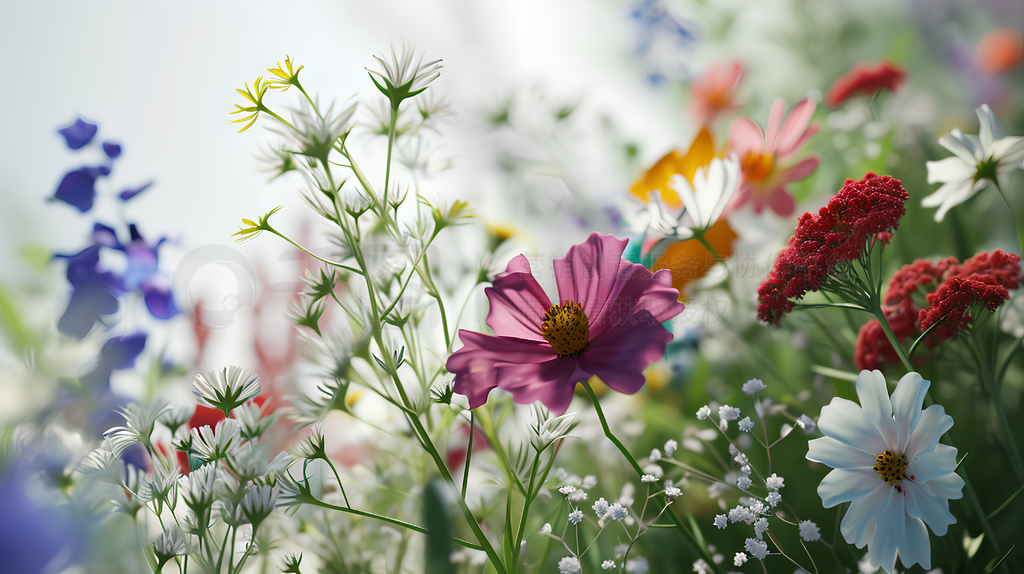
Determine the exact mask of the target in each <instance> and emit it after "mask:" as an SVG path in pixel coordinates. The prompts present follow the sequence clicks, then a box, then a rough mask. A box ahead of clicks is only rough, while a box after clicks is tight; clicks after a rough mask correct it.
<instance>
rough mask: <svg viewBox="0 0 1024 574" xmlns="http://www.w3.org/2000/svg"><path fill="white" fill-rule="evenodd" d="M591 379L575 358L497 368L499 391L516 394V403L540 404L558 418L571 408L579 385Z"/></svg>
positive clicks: (514, 399) (514, 398)
mask: <svg viewBox="0 0 1024 574" xmlns="http://www.w3.org/2000/svg"><path fill="white" fill-rule="evenodd" d="M590 376H591V373H588V372H586V371H584V370H583V369H581V368H580V365H579V363H578V362H577V360H576V359H575V358H562V357H558V358H555V359H552V360H550V361H546V362H543V363H527V364H520V365H515V364H504V365H499V366H498V368H497V381H498V388H501V389H505V390H506V391H509V392H510V393H512V400H513V401H515V402H517V403H519V404H530V403H532V402H534V401H540V402H541V403H543V404H544V406H545V407H547V408H548V410H549V411H551V412H552V413H553V414H555V415H561V414H562V413H564V412H565V410H566V409H568V408H569V403H571V402H572V395H573V392H574V391H575V390H576V383H578V382H580V381H585V380H587V379H589V378H590Z"/></svg>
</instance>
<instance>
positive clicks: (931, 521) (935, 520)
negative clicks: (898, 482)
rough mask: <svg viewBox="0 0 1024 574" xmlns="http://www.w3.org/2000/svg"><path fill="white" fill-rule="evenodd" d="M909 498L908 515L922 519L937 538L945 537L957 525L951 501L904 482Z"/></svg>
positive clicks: (905, 491) (904, 489)
mask: <svg viewBox="0 0 1024 574" xmlns="http://www.w3.org/2000/svg"><path fill="white" fill-rule="evenodd" d="M903 491H904V493H905V494H906V498H907V514H909V515H911V516H913V517H914V518H920V519H921V520H923V521H924V522H925V524H927V525H928V526H929V527H931V529H932V532H934V533H935V535H936V536H944V535H945V534H946V530H947V529H948V528H949V525H950V524H956V517H955V516H953V514H952V513H951V512H950V511H949V501H948V500H946V499H945V498H938V497H936V496H932V495H931V493H930V492H929V491H927V490H924V489H923V488H921V487H920V486H918V485H916V484H914V483H908V482H906V481H904V482H903Z"/></svg>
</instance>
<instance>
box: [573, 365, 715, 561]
mask: <svg viewBox="0 0 1024 574" xmlns="http://www.w3.org/2000/svg"><path fill="white" fill-rule="evenodd" d="M580 384H582V385H583V388H584V390H586V391H587V394H588V395H589V396H590V402H592V403H594V410H596V411H597V418H598V419H599V420H600V421H601V428H603V429H604V435H605V436H606V437H608V440H610V441H612V443H613V444H614V445H615V447H616V448H618V449H619V452H621V453H622V455H623V456H624V457H626V460H627V461H628V462H629V465H630V466H632V467H633V470H634V471H636V474H637V476H643V475H644V470H643V469H642V468H640V464H639V463H637V462H636V459H635V458H633V455H632V454H630V453H629V450H627V449H626V447H625V445H623V444H622V442H620V441H619V439H618V437H616V436H615V433H613V432H612V429H611V428H610V427H609V426H608V419H606V418H605V417H604V411H603V410H602V409H601V402H600V401H599V400H598V399H597V394H595V393H594V389H593V388H591V386H590V382H589V381H581V382H580ZM684 504H685V502H684ZM667 514H668V516H669V518H671V519H672V522H673V523H674V524H675V526H676V528H678V529H679V530H680V531H682V532H683V534H685V535H686V538H687V541H688V542H689V543H690V544H691V545H692V546H693V548H694V550H696V551H697V552H698V553H699V554H701V556H702V557H703V558H704V560H705V562H707V563H708V566H709V567H710V568H711V569H712V572H715V571H716V570H715V566H714V559H713V558H712V556H711V553H710V552H708V548H707V544H704V543H703V541H702V540H698V538H697V536H696V535H695V534H694V533H693V532H691V531H690V529H688V528H687V527H686V525H684V524H683V521H682V520H680V519H679V517H678V516H677V515H676V513H675V511H673V510H672V507H668V510H667ZM691 523H693V521H692V516H691ZM694 525H695V524H694Z"/></svg>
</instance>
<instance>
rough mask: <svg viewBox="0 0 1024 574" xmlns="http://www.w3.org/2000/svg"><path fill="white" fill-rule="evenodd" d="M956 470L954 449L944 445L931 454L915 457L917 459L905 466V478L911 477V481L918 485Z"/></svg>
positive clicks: (937, 447)
mask: <svg viewBox="0 0 1024 574" xmlns="http://www.w3.org/2000/svg"><path fill="white" fill-rule="evenodd" d="M955 468H956V449H955V448H953V447H951V446H949V445H945V444H940V445H937V446H936V447H935V450H933V451H931V452H925V453H921V454H919V455H917V458H915V459H913V460H912V461H911V462H910V465H909V466H907V476H910V475H913V476H914V478H913V479H911V480H913V481H914V482H916V483H918V484H924V483H926V482H928V481H929V480H931V479H933V478H938V477H940V476H945V475H947V474H949V473H951V472H953V469H955Z"/></svg>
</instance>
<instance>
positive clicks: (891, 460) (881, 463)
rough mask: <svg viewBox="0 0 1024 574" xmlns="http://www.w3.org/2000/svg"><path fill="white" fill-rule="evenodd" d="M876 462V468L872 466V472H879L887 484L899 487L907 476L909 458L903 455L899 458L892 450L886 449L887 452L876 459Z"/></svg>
mask: <svg viewBox="0 0 1024 574" xmlns="http://www.w3.org/2000/svg"><path fill="white" fill-rule="evenodd" d="M875 461H876V463H875V466H872V467H871V470H873V471H875V472H877V473H878V476H880V477H882V480H883V481H885V483H886V484H892V485H898V484H899V483H900V482H902V481H903V478H904V477H905V476H906V472H907V457H905V456H903V455H902V454H901V455H898V456H897V455H895V454H893V452H892V451H891V450H888V449H886V451H885V452H883V453H882V454H880V455H878V456H876V457H875Z"/></svg>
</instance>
